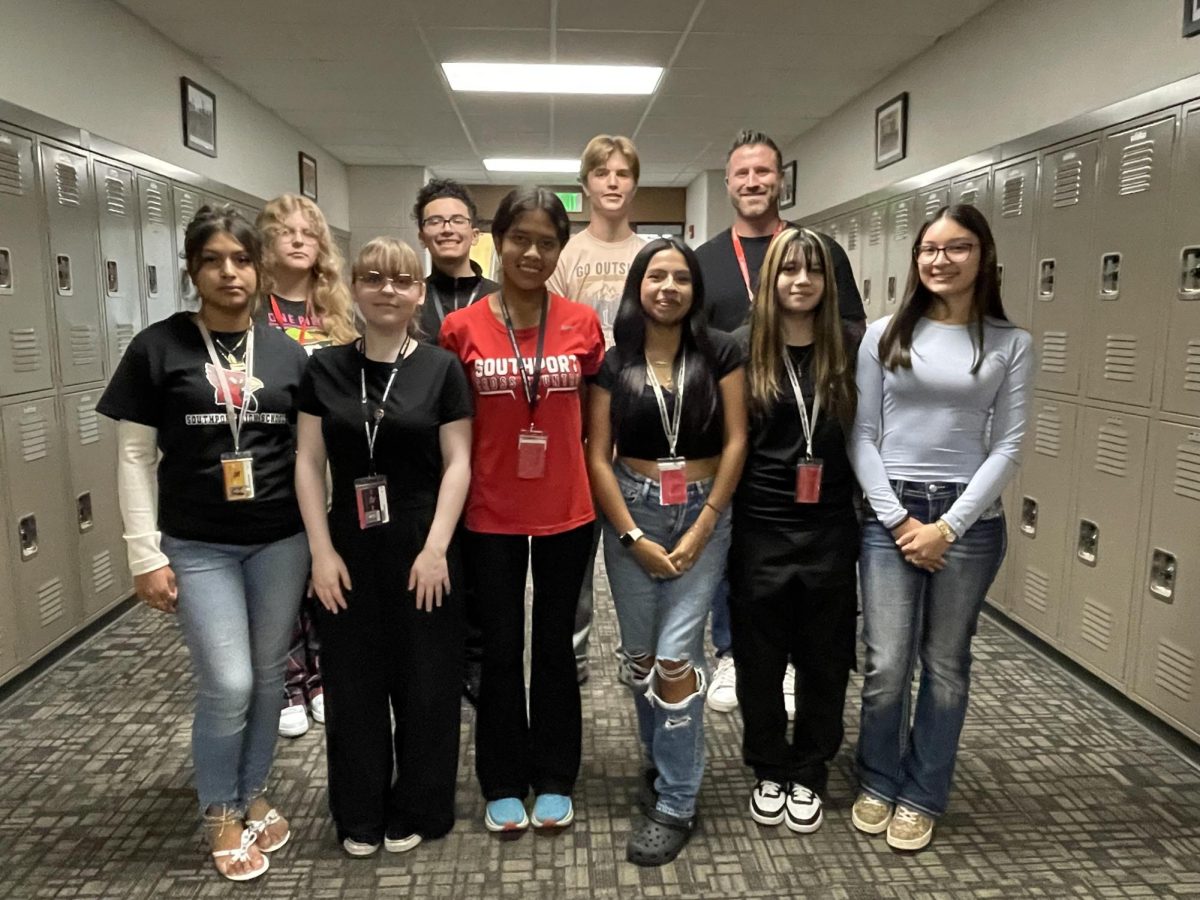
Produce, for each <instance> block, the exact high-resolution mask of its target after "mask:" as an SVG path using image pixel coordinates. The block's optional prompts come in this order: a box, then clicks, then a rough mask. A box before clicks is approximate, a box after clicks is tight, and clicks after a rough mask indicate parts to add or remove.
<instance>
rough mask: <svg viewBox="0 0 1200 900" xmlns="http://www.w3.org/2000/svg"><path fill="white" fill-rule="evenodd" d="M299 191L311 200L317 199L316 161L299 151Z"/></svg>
mask: <svg viewBox="0 0 1200 900" xmlns="http://www.w3.org/2000/svg"><path fill="white" fill-rule="evenodd" d="M300 193H301V194H303V195H304V196H305V197H307V198H308V199H309V200H312V201H313V202H314V203H315V202H316V200H317V161H316V160H315V159H313V158H312V157H311V156H309V155H308V154H307V153H305V152H304V151H303V150H301V151H300Z"/></svg>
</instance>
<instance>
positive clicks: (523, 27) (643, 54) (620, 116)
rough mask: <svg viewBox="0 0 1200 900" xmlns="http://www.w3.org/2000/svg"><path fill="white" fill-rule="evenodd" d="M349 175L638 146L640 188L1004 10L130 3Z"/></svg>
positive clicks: (837, 103)
mask: <svg viewBox="0 0 1200 900" xmlns="http://www.w3.org/2000/svg"><path fill="white" fill-rule="evenodd" d="M117 2H119V3H121V4H122V5H123V6H125V7H126V8H127V9H129V10H130V11H131V12H132V13H134V14H135V15H137V16H138V17H140V18H141V19H143V20H145V21H146V22H147V23H149V24H150V26H152V27H153V28H155V29H157V30H158V31H160V32H162V33H163V34H164V35H166V36H167V37H168V38H169V39H170V40H172V41H174V42H175V43H176V44H178V45H179V46H181V47H183V48H184V49H185V50H187V51H188V52H190V53H191V54H192V55H194V56H197V57H199V58H200V59H201V60H203V61H204V63H205V64H206V65H208V66H210V67H211V68H213V69H215V70H216V71H217V72H219V73H221V75H223V76H224V77H226V78H228V79H229V80H230V81H232V82H233V83H234V84H236V85H238V86H239V87H240V88H242V89H243V90H244V91H245V92H246V93H247V94H249V95H250V96H251V97H253V98H254V99H255V100H257V101H258V102H260V103H262V104H263V105H264V106H266V107H268V108H270V109H271V110H273V111H274V112H275V113H277V114H278V115H279V116H280V117H281V118H282V119H283V120H284V121H286V122H288V123H289V124H291V125H292V126H293V127H295V128H296V129H297V130H298V131H300V132H301V133H303V134H305V135H306V136H308V137H309V138H311V139H312V140H313V141H315V142H316V143H318V144H320V145H321V146H323V147H324V148H325V149H326V150H328V151H329V152H330V153H332V154H333V155H334V156H336V157H337V158H339V159H341V160H342V161H343V162H345V163H347V164H349V165H423V166H428V167H429V168H430V169H432V170H433V171H434V172H436V173H437V174H439V175H442V176H447V177H454V178H459V179H461V180H463V181H467V182H470V183H476V184H478V183H487V182H490V181H495V182H500V181H503V182H507V181H511V178H512V176H505V175H498V176H491V175H489V173H488V172H487V171H486V170H485V169H484V168H483V164H482V159H483V158H484V157H485V156H543V155H547V156H548V155H558V156H568V157H571V156H577V155H578V154H579V152H580V151H581V150H582V149H583V146H584V144H586V143H587V141H588V139H589V138H591V137H592V136H593V135H595V134H599V133H604V132H608V133H615V134H626V135H629V136H630V137H632V138H633V139H634V141H635V142H636V144H637V146H638V151H639V154H640V156H641V160H642V183H643V184H646V185H674V186H682V185H686V184H687V183H688V182H689V181H690V180H691V179H692V178H693V177H695V175H696V174H697V173H698V172H699V171H701V170H703V169H713V168H721V167H722V166H723V165H724V160H725V151H726V149H727V147H728V144H729V142H730V140H731V139H732V137H733V135H734V133H735V132H737V131H738V130H739V129H740V128H745V127H753V128H758V129H760V130H762V131H765V132H767V133H768V134H770V135H771V136H772V137H773V138H774V139H775V140H776V142H777V143H778V144H779V145H780V146H781V147H786V146H788V145H789V144H791V143H792V142H793V141H794V140H795V139H796V138H797V137H798V136H799V135H800V134H801V133H802V132H804V131H806V130H808V129H809V128H812V127H813V126H814V125H816V124H817V123H818V122H820V120H821V119H822V118H823V117H825V116H828V115H829V114H830V113H832V112H833V111H834V110H836V109H838V108H839V107H841V106H842V105H844V104H845V103H847V102H848V101H849V100H851V99H852V98H854V97H855V96H857V95H858V94H860V93H862V92H863V91H864V90H866V89H867V88H869V87H871V86H872V85H873V84H875V83H876V82H878V81H879V80H880V79H881V78H883V77H884V76H885V75H887V74H888V73H889V72H891V71H893V70H894V69H896V68H897V67H898V66H900V65H901V64H902V63H904V62H905V61H907V60H909V59H911V58H912V57H915V56H917V55H918V54H920V53H922V52H923V51H924V50H926V49H927V48H928V47H929V46H930V45H932V44H933V43H934V42H935V41H936V40H937V39H938V37H940V36H941V35H943V34H946V33H947V32H950V31H953V30H954V29H955V28H957V27H958V26H960V25H961V24H962V23H963V22H965V21H966V20H967V19H969V18H971V17H972V16H974V15H975V14H976V13H978V12H979V11H980V10H982V9H983V8H984V7H986V6H988V5H990V4H991V3H992V2H994V0H399V2H398V0H341V2H337V0H203V2H196V0H117ZM442 62H563V63H566V62H571V63H600V62H604V63H630V64H639V65H658V66H663V67H664V68H666V70H667V71H666V73H665V74H664V76H663V78H662V81H661V82H660V83H659V87H658V90H657V91H656V92H655V93H654V94H653V95H651V96H649V97H602V96H593V97H589V96H563V97H551V96H545V95H503V94H453V93H452V92H451V91H450V90H449V88H448V86H447V84H446V81H445V79H444V77H443V76H442V73H441V69H440V68H439V64H440V63H442Z"/></svg>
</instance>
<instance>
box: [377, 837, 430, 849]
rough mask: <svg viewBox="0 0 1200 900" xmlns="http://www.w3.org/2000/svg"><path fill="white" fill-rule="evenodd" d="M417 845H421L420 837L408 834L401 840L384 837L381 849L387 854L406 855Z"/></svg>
mask: <svg viewBox="0 0 1200 900" xmlns="http://www.w3.org/2000/svg"><path fill="white" fill-rule="evenodd" d="M419 843H421V836H420V835H419V834H410V835H406V836H405V837H402V838H390V837H385V838H384V839H383V849H384V850H386V851H387V852H388V853H407V852H408V851H409V850H411V849H412V848H413V847H415V846H417V844H419Z"/></svg>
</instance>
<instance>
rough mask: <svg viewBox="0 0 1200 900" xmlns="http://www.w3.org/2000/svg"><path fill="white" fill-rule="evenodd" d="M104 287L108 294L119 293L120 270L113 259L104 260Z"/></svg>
mask: <svg viewBox="0 0 1200 900" xmlns="http://www.w3.org/2000/svg"><path fill="white" fill-rule="evenodd" d="M104 289H105V290H106V291H108V293H109V295H110V296H112V295H115V294H119V293H121V272H120V269H119V268H118V267H117V261H116V260H115V259H106V260H105V261H104Z"/></svg>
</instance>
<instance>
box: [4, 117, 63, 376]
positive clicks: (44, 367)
mask: <svg viewBox="0 0 1200 900" xmlns="http://www.w3.org/2000/svg"><path fill="white" fill-rule="evenodd" d="M36 173H37V165H36V163H35V160H34V154H33V139H32V138H30V137H29V136H28V135H24V134H21V133H20V132H17V131H8V130H5V129H0V397H9V396H12V395H14V394H25V393H29V392H30V391H37V390H44V389H45V388H49V387H51V386H52V385H53V383H54V375H53V368H52V366H51V357H50V317H49V315H48V314H47V310H46V296H47V295H46V264H45V256H44V255H43V253H42V231H43V229H42V213H41V202H42V198H41V195H40V194H39V193H38V190H37V174H36Z"/></svg>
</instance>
